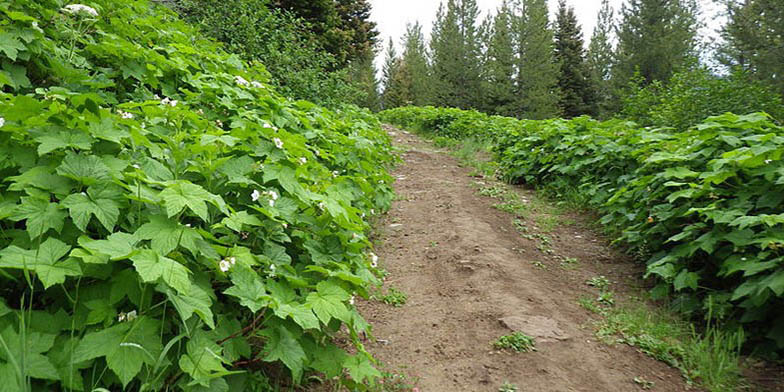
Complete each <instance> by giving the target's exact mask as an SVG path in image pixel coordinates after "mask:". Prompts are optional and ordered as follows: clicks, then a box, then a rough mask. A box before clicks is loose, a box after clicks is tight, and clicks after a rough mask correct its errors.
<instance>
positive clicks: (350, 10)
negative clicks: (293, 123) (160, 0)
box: [170, 0, 379, 109]
mask: <svg viewBox="0 0 784 392" xmlns="http://www.w3.org/2000/svg"><path fill="white" fill-rule="evenodd" d="M170 5H171V7H172V8H173V9H174V10H175V11H177V12H178V13H179V14H180V16H182V17H183V18H185V19H186V20H187V21H189V22H191V23H193V24H198V25H199V26H200V27H201V29H202V31H204V32H205V33H207V34H208V35H209V36H211V37H212V38H215V39H217V40H218V41H221V42H223V43H224V44H225V46H226V49H227V50H228V51H230V52H232V53H235V54H238V55H239V56H240V57H241V58H242V59H243V60H246V61H251V62H255V63H258V64H260V63H263V64H264V66H265V67H266V68H267V70H268V71H269V72H270V75H271V81H272V83H273V84H274V85H275V86H276V87H277V89H278V91H280V92H281V93H282V94H284V95H286V96H288V97H291V98H295V99H305V100H309V101H313V102H316V103H319V104H323V105H327V106H337V105H340V104H342V103H354V104H357V105H359V106H364V107H369V108H373V109H377V108H378V107H379V95H378V90H379V83H378V81H377V80H376V76H375V68H374V67H373V59H374V57H375V54H376V53H375V51H376V47H377V46H378V45H377V44H378V42H377V37H378V31H377V30H376V25H375V23H373V22H371V21H370V11H371V6H370V3H369V2H368V1H367V0H221V1H213V0H174V1H172V2H171V3H170Z"/></svg>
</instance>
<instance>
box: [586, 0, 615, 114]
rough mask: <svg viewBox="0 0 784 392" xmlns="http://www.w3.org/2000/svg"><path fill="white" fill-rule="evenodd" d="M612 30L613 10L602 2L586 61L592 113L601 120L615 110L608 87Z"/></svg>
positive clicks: (608, 3)
mask: <svg viewBox="0 0 784 392" xmlns="http://www.w3.org/2000/svg"><path fill="white" fill-rule="evenodd" d="M614 28H615V23H614V21H613V8H612V6H611V5H610V2H609V0H602V5H601V8H600V9H599V15H598V16H597V21H596V27H594V29H593V34H592V35H591V43H590V45H589V46H588V56H587V60H586V63H587V65H588V78H589V81H590V84H591V88H592V90H593V93H594V102H595V103H594V105H593V107H594V111H595V114H596V116H597V117H599V118H602V119H604V118H607V117H609V115H610V114H611V113H612V112H614V111H615V110H617V105H616V104H615V101H614V99H613V90H612V87H611V85H610V71H611V70H612V65H613V51H614V49H613V45H612V41H611V39H612V32H613V29H614Z"/></svg>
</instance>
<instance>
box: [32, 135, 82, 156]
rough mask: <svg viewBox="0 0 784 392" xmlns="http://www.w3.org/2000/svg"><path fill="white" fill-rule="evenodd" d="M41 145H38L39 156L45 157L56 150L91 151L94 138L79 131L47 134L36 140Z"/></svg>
mask: <svg viewBox="0 0 784 392" xmlns="http://www.w3.org/2000/svg"><path fill="white" fill-rule="evenodd" d="M35 141H37V142H38V143H41V144H39V145H38V155H44V154H47V153H49V152H52V151H54V150H59V149H64V148H77V149H80V150H89V149H90V146H91V145H92V142H93V141H92V138H91V137H90V136H88V135H87V134H85V133H83V132H80V131H77V130H70V129H69V130H64V131H59V132H52V133H47V134H45V135H43V136H39V137H37V138H35Z"/></svg>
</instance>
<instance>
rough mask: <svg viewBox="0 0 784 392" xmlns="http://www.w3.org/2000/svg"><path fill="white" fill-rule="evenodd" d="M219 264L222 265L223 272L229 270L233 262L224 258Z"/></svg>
mask: <svg viewBox="0 0 784 392" xmlns="http://www.w3.org/2000/svg"><path fill="white" fill-rule="evenodd" d="M218 266H219V267H220V270H221V271H222V272H228V271H229V269H230V268H231V262H229V261H228V260H226V259H223V260H221V261H220V263H218Z"/></svg>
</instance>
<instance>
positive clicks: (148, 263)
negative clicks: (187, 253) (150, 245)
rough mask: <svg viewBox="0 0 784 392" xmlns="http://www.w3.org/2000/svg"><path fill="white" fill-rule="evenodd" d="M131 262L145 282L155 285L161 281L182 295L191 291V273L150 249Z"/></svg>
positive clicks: (141, 252) (133, 258)
mask: <svg viewBox="0 0 784 392" xmlns="http://www.w3.org/2000/svg"><path fill="white" fill-rule="evenodd" d="M131 261H133V266H134V267H135V268H136V272H137V273H138V274H139V276H140V277H141V278H142V281H143V282H145V283H154V282H157V281H158V279H161V280H162V281H163V282H164V283H166V284H167V285H168V286H169V287H171V288H173V289H175V290H177V292H178V293H180V294H185V293H188V292H189V291H190V288H191V280H190V271H189V270H188V268H186V267H185V266H184V265H182V264H180V263H178V262H176V261H174V260H172V259H170V258H167V257H164V256H160V255H159V254H158V253H157V252H155V251H153V250H149V249H144V250H142V251H140V252H138V253H136V254H134V255H133V256H131Z"/></svg>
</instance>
